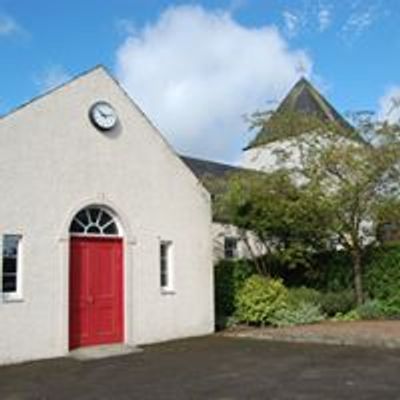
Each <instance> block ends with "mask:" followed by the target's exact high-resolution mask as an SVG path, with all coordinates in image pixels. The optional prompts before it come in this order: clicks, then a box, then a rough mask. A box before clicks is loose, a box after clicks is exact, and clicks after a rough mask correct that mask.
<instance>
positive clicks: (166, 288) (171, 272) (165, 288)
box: [158, 240, 175, 294]
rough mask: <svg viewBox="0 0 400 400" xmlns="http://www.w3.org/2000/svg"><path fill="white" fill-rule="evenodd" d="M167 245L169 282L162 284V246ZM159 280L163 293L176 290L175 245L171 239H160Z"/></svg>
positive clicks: (167, 274)
mask: <svg viewBox="0 0 400 400" xmlns="http://www.w3.org/2000/svg"><path fill="white" fill-rule="evenodd" d="M162 246H166V278H167V284H166V285H163V284H162V278H161V275H162V259H161V247H162ZM158 261H159V280H160V289H161V293H163V294H171V293H175V290H174V247H173V242H172V241H171V240H160V243H159V260H158Z"/></svg>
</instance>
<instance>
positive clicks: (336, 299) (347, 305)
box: [321, 290, 356, 317]
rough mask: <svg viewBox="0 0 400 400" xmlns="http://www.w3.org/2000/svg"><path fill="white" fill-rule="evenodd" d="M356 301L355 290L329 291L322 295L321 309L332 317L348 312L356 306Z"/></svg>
mask: <svg viewBox="0 0 400 400" xmlns="http://www.w3.org/2000/svg"><path fill="white" fill-rule="evenodd" d="M355 303H356V301H355V296H354V292H353V291H351V290H344V291H341V292H327V293H324V294H323V295H322V297H321V309H322V311H323V312H324V313H325V314H327V315H328V316H330V317H332V316H335V315H337V314H338V313H341V314H346V313H348V312H349V311H351V310H352V309H353V308H354V307H355Z"/></svg>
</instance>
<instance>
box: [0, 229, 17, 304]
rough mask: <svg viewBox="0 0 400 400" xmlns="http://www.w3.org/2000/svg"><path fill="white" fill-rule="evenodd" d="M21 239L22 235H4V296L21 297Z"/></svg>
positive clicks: (8, 297) (6, 297)
mask: <svg viewBox="0 0 400 400" xmlns="http://www.w3.org/2000/svg"><path fill="white" fill-rule="evenodd" d="M21 239H22V237H21V236H20V235H4V236H3V270H2V277H3V282H2V283H3V285H2V288H3V297H4V298H5V299H13V298H19V297H21Z"/></svg>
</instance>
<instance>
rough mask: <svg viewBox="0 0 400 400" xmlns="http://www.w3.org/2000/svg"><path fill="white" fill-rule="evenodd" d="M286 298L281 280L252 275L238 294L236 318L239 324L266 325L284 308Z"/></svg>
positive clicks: (285, 290) (286, 293)
mask: <svg viewBox="0 0 400 400" xmlns="http://www.w3.org/2000/svg"><path fill="white" fill-rule="evenodd" d="M287 297H288V291H287V289H286V288H285V286H284V285H283V284H282V281H281V280H278V279H270V278H265V277H262V276H260V275H253V276H251V277H250V278H248V279H247V280H246V282H245V284H244V285H243V287H242V288H241V289H240V290H239V292H238V295H237V298H236V306H237V308H236V317H237V318H238V320H239V321H240V322H245V323H248V324H255V325H266V324H268V323H270V320H271V318H272V317H273V316H274V315H275V313H276V312H277V311H278V310H281V309H283V308H285V307H286V304H287Z"/></svg>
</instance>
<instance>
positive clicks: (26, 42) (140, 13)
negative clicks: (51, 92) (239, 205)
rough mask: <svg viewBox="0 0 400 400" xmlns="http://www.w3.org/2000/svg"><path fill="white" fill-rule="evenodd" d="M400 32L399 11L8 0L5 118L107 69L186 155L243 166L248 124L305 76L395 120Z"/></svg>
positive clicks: (1, 10)
mask: <svg viewBox="0 0 400 400" xmlns="http://www.w3.org/2000/svg"><path fill="white" fill-rule="evenodd" d="M399 22H400V2H398V1H397V0H340V1H339V0H296V1H295V0H292V1H290V0H286V1H284V0H282V1H278V0H263V1H261V0H260V1H258V0H216V1H197V2H188V1H175V2H172V1H165V0H146V1H145V0H142V1H140V0H137V1H134V0H130V1H129V0H113V1H112V2H110V1H100V0H82V1H76V0H70V1H50V0H35V1H23V0H0V49H1V55H2V62H1V63H0V72H1V74H0V77H1V78H0V82H1V84H0V113H1V114H4V113H6V112H7V111H8V110H10V109H11V108H13V107H15V106H17V105H18V104H20V103H22V102H25V101H27V100H29V99H30V98H31V97H33V96H35V95H37V94H40V93H43V92H44V91H46V90H47V89H49V88H51V87H53V86H55V85H57V84H60V83H62V82H64V81H65V80H67V79H69V78H71V77H73V76H74V75H76V74H79V73H80V72H82V71H85V70H87V69H89V68H91V67H93V66H94V65H97V64H100V63H101V64H105V65H106V66H107V67H108V68H109V69H110V70H111V72H112V73H113V74H115V76H116V77H117V78H118V79H119V80H120V81H121V82H122V84H123V85H124V87H125V88H126V89H127V91H128V92H129V93H130V95H131V96H132V97H133V99H134V100H135V101H136V102H137V103H138V104H139V105H140V106H141V107H142V108H143V109H144V111H145V112H146V113H147V114H148V115H149V116H150V118H151V119H153V120H154V121H155V123H156V124H157V125H158V126H159V127H160V129H161V131H162V132H163V133H164V134H165V135H166V136H167V138H168V139H169V140H170V141H171V142H172V144H173V145H174V146H175V147H176V148H177V150H178V151H180V152H184V153H187V154H191V155H197V156H201V157H206V158H212V159H217V160H222V161H229V162H237V161H238V160H239V159H240V154H241V148H242V147H243V146H244V145H245V144H246V142H247V141H248V140H249V138H250V137H251V134H249V133H246V124H245V123H244V122H243V118H242V115H243V114H245V113H247V114H248V113H251V112H252V111H256V110H257V109H262V108H270V107H271V105H273V104H276V102H277V101H278V100H279V99H281V98H282V96H283V95H284V94H285V93H286V92H287V90H288V89H289V88H290V86H291V85H292V84H293V83H294V82H295V80H296V79H298V77H299V76H300V75H301V74H305V75H307V76H308V77H309V78H310V79H311V80H312V81H313V82H314V83H315V84H316V86H317V87H318V88H319V89H320V90H321V91H322V92H323V93H324V94H325V95H326V96H327V97H328V98H329V100H331V102H332V103H333V104H334V105H335V106H336V107H337V108H338V109H339V111H342V112H344V111H357V110H366V109H367V110H374V111H377V112H381V113H383V112H384V111H385V110H387V109H388V108H390V98H391V97H393V96H399V95H400V56H399V54H400V23H399ZM382 115H383V114H382Z"/></svg>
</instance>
